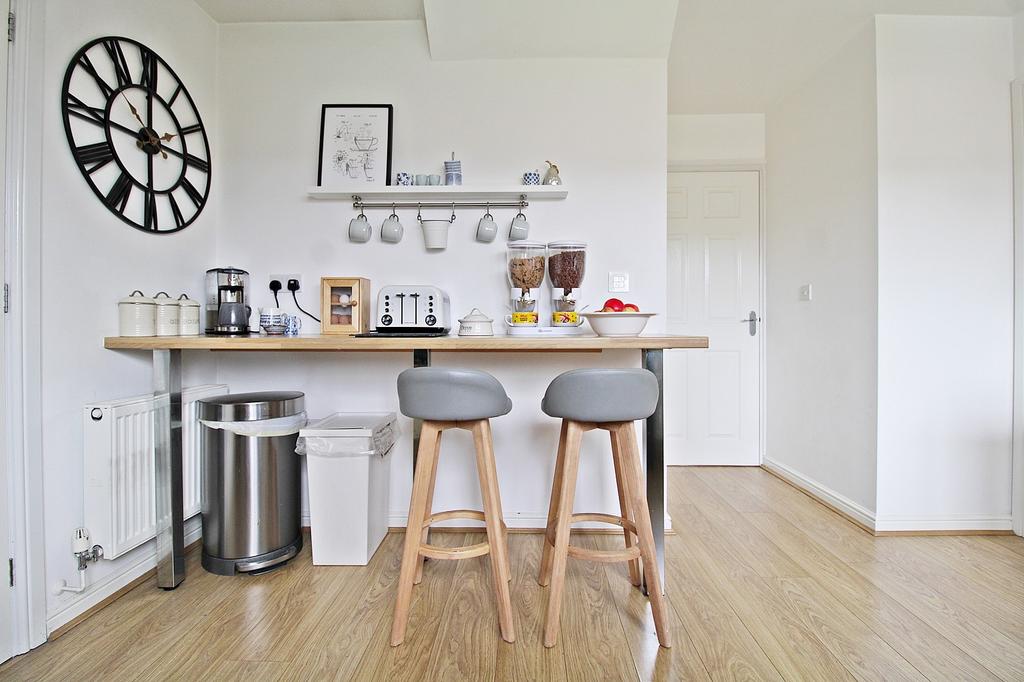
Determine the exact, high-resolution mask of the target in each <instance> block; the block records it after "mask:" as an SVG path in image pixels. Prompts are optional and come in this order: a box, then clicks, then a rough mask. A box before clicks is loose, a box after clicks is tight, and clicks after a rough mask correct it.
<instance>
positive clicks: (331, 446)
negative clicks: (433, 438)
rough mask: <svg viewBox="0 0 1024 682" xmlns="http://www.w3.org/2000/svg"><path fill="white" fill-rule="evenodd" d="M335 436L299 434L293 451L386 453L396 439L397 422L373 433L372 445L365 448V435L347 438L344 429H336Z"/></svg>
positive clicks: (333, 454) (322, 454) (350, 454)
mask: <svg viewBox="0 0 1024 682" xmlns="http://www.w3.org/2000/svg"><path fill="white" fill-rule="evenodd" d="M335 431H336V433H337V436H332V437H326V436H300V437H299V440H298V443H296V445H295V452H297V453H298V454H300V455H310V456H312V457H360V456H363V457H365V456H366V455H379V456H381V457H383V456H385V455H387V454H388V453H389V452H390V451H391V448H392V447H394V445H395V441H396V440H397V439H398V423H397V422H392V423H390V424H387V425H386V426H383V427H381V428H380V429H379V430H378V431H376V432H375V433H374V434H373V439H372V442H373V447H372V448H370V449H369V450H368V449H366V444H367V443H366V441H367V439H366V437H364V436H360V437H356V438H347V437H346V436H345V429H336V430H335Z"/></svg>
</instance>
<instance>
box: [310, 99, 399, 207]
mask: <svg viewBox="0 0 1024 682" xmlns="http://www.w3.org/2000/svg"><path fill="white" fill-rule="evenodd" d="M393 113H394V108H393V107H392V106H391V105H390V104H325V105H323V108H322V110H321V112H320V159H319V165H318V166H317V171H316V184H317V186H318V187H339V188H346V189H347V188H352V189H358V188H360V187H375V186H380V185H390V184H391V129H392V120H391V119H392V114H393Z"/></svg>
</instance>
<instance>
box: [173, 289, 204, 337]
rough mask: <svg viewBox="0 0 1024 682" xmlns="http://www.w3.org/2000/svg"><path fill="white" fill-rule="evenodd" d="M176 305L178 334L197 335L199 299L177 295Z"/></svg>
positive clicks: (186, 295)
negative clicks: (177, 308)
mask: <svg viewBox="0 0 1024 682" xmlns="http://www.w3.org/2000/svg"><path fill="white" fill-rule="evenodd" d="M178 306H179V310H178V335H179V336H199V308H200V305H199V301H193V300H192V299H191V298H189V297H188V294H182V295H181V296H179V297H178Z"/></svg>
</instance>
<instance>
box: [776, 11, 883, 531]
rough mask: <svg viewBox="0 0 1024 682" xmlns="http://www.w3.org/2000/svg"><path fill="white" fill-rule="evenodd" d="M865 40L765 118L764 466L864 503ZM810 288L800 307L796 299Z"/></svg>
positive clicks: (868, 169) (871, 397) (871, 326)
mask: <svg viewBox="0 0 1024 682" xmlns="http://www.w3.org/2000/svg"><path fill="white" fill-rule="evenodd" d="M874 55H875V42H874V30H873V26H872V25H871V24H870V23H867V24H865V25H864V26H863V28H862V30H861V31H860V32H859V33H858V34H857V36H856V37H855V38H854V39H853V40H851V41H850V42H848V43H847V44H846V45H844V46H843V48H842V49H841V50H840V51H839V52H838V53H837V55H836V56H835V57H834V58H833V59H832V60H831V61H829V62H827V63H825V64H822V65H821V67H820V69H819V70H818V71H817V73H816V74H815V76H814V77H813V78H811V79H810V80H808V81H807V82H805V83H804V84H803V85H802V86H801V87H800V88H798V89H797V90H795V91H794V92H793V93H792V94H790V95H789V96H787V97H785V98H784V99H782V100H781V101H779V102H777V103H776V104H775V105H774V106H773V107H772V108H771V109H769V111H768V113H767V119H766V121H767V143H768V165H767V174H766V185H767V234H768V237H767V249H768V254H767V289H768V305H767V311H766V315H765V328H766V331H767V334H768V336H767V338H768V341H767V343H768V347H767V358H768V375H767V420H768V432H767V444H766V450H767V452H766V457H765V464H766V465H768V466H771V467H775V468H777V469H778V470H780V471H781V472H783V473H786V474H788V475H791V476H793V477H795V478H797V479H798V480H800V482H802V483H803V484H805V485H810V486H812V487H815V488H816V489H817V490H818V491H819V493H821V494H823V495H826V496H828V497H830V501H831V502H833V503H834V504H837V505H840V506H842V507H843V508H844V509H846V510H847V511H848V512H850V513H853V514H855V515H858V516H859V517H860V518H861V519H862V520H863V521H865V522H870V515H871V511H873V509H874V505H875V390H876V353H875V345H876V339H877V333H876V311H877V304H876V300H877V292H876V262H877V252H876V236H877V235H876V189H877V188H876V158H875V56H874ZM807 283H809V284H812V285H813V298H814V300H813V301H812V302H809V303H807V302H801V301H800V300H799V295H798V292H799V288H800V286H801V285H802V284H807Z"/></svg>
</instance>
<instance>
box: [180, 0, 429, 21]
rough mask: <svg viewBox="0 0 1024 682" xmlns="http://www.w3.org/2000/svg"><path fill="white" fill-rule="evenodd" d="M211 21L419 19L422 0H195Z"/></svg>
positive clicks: (420, 17)
mask: <svg viewBox="0 0 1024 682" xmlns="http://www.w3.org/2000/svg"><path fill="white" fill-rule="evenodd" d="M195 2H196V4H197V5H199V6H200V7H202V8H203V9H204V10H206V13H207V14H209V15H210V17H212V18H213V20H214V21H216V22H219V23H222V24H237V23H245V22H259V21H388V20H395V19H422V18H423V0H195Z"/></svg>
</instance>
